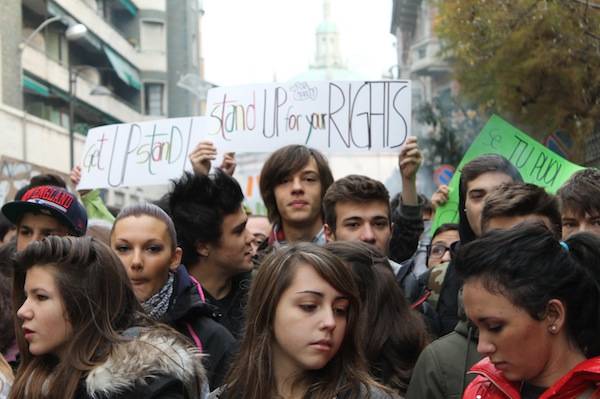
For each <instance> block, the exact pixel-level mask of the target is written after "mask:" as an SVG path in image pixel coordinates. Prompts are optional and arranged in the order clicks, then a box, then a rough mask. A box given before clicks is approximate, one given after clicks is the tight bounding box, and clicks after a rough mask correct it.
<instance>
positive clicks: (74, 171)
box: [69, 165, 91, 197]
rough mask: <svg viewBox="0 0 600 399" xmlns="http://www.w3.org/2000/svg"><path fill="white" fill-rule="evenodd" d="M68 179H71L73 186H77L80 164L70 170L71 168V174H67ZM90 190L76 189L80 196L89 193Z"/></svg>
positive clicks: (79, 179)
mask: <svg viewBox="0 0 600 399" xmlns="http://www.w3.org/2000/svg"><path fill="white" fill-rule="evenodd" d="M69 179H70V180H71V184H73V186H74V187H75V188H77V186H78V185H79V182H80V181H81V166H79V165H78V166H75V167H74V168H73V169H72V170H71V174H70V175H69ZM90 191H91V190H77V192H78V193H79V195H80V196H81V197H83V196H84V195H86V194H87V193H89V192H90Z"/></svg>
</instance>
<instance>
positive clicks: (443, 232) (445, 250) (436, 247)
mask: <svg viewBox="0 0 600 399" xmlns="http://www.w3.org/2000/svg"><path fill="white" fill-rule="evenodd" d="M459 240H460V237H459V236H458V224H456V223H445V224H442V225H441V226H440V227H438V228H437V229H436V230H435V232H434V234H433V236H432V238H431V244H429V245H428V246H427V268H428V269H431V268H433V267H435V266H437V265H439V264H442V263H447V262H450V252H451V247H452V245H453V244H454V243H456V242H458V241H459Z"/></svg>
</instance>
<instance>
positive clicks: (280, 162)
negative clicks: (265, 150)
mask: <svg viewBox="0 0 600 399" xmlns="http://www.w3.org/2000/svg"><path fill="white" fill-rule="evenodd" d="M310 158H314V160H315V162H316V163H317V170H318V171H319V179H320V180H321V199H322V198H323V195H324V194H325V191H326V190H327V188H329V186H330V185H331V183H333V175H332V174H331V169H329V163H328V162H327V158H325V156H324V155H323V154H321V153H320V152H319V151H317V150H315V149H313V148H309V147H306V146H304V145H297V144H295V145H288V146H285V147H283V148H280V149H278V150H277V151H275V152H274V153H273V154H271V156H270V157H269V158H268V159H267V161H266V162H265V164H264V165H263V168H262V170H261V172H260V195H261V197H262V199H263V202H264V203H265V207H266V208H267V216H268V217H269V221H270V222H271V223H277V224H281V215H280V214H279V210H278V209H277V201H276V199H275V187H277V186H278V185H279V184H281V182H283V180H284V179H285V178H287V177H288V176H290V175H292V174H294V173H296V172H298V171H300V170H301V169H302V168H303V167H304V166H306V164H307V163H308V162H309V161H310Z"/></svg>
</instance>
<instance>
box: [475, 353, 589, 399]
mask: <svg viewBox="0 0 600 399" xmlns="http://www.w3.org/2000/svg"><path fill="white" fill-rule="evenodd" d="M470 372H471V373H476V374H479V375H481V376H483V377H485V378H486V379H487V380H488V381H489V382H490V383H492V384H493V385H494V386H495V387H496V388H498V389H499V390H501V391H502V392H503V393H504V394H505V395H506V397H507V398H511V399H513V398H514V399H516V398H520V397H521V395H520V386H521V384H520V383H519V382H511V381H508V380H507V379H506V378H505V377H504V375H503V374H502V372H501V371H500V370H498V369H497V368H496V367H494V365H493V364H492V362H490V359H489V358H488V357H486V358H484V359H483V360H481V361H480V362H479V363H477V364H475V365H474V366H473V367H472V368H471V371H470ZM599 383H600V356H599V357H594V358H591V359H586V360H584V361H583V362H581V363H579V364H578V365H577V366H575V367H574V368H573V369H572V370H571V371H569V372H568V373H567V374H565V375H564V376H563V377H562V378H561V379H560V380H558V381H557V382H555V383H554V384H553V385H552V386H551V387H550V388H548V389H547V390H546V391H545V392H544V394H543V395H542V396H541V397H540V399H546V398H553V399H559V398H565V399H566V398H574V397H577V395H580V394H581V393H582V392H583V391H585V389H587V388H589V387H590V386H593V385H598V384H599Z"/></svg>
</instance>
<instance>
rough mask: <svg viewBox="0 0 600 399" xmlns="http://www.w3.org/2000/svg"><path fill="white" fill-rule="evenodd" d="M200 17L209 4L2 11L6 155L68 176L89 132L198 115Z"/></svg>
mask: <svg viewBox="0 0 600 399" xmlns="http://www.w3.org/2000/svg"><path fill="white" fill-rule="evenodd" d="M203 14H204V11H203V6H202V0H168V1H167V0H5V1H2V2H0V43H1V44H2V46H1V48H2V51H1V53H0V57H1V58H0V96H1V99H2V101H1V103H0V127H1V130H0V137H1V140H0V155H1V156H5V157H7V158H11V159H12V160H15V159H16V160H19V161H22V162H23V163H30V164H33V165H37V166H40V167H43V168H48V169H51V170H55V171H58V172H62V173H68V171H69V170H70V166H71V162H74V163H75V164H77V162H78V160H79V159H80V157H81V152H82V148H83V144H84V141H85V135H86V133H87V131H88V130H89V129H90V128H93V127H95V126H100V125H105V124H111V123H120V122H133V121H143V120H150V119H159V118H166V117H178V116H190V115H199V114H200V112H201V109H202V97H203V93H202V92H201V91H202V88H203V87H207V88H208V87H209V86H208V85H207V84H206V82H204V79H203V59H202V57H201V47H200V31H201V18H202V16H203ZM74 31H77V34H76V35H74V34H73V32H74ZM199 88H200V89H199ZM154 196H156V195H154V194H153V193H152V190H148V189H146V188H141V189H140V188H134V189H123V190H118V191H111V192H109V193H108V195H107V198H106V199H107V202H108V203H110V204H111V205H115V206H119V207H120V206H123V205H127V204H128V203H130V202H133V201H137V200H140V199H144V198H151V197H154Z"/></svg>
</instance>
